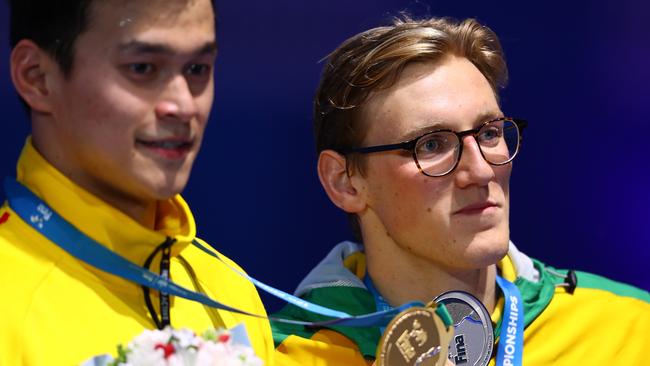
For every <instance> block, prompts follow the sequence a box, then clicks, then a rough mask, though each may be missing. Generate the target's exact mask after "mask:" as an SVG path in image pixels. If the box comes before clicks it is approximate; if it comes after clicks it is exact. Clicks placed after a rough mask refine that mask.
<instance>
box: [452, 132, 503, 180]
mask: <svg viewBox="0 0 650 366" xmlns="http://www.w3.org/2000/svg"><path fill="white" fill-rule="evenodd" d="M462 144H463V152H462V155H461V157H460V161H459V162H458V166H457V167H456V170H457V171H456V177H455V180H456V184H457V185H458V186H459V187H460V188H465V187H469V186H471V185H477V186H486V185H487V184H488V183H489V182H490V181H491V180H493V179H494V177H495V173H494V169H493V167H492V166H491V165H490V164H489V163H488V162H487V161H486V160H485V158H483V154H481V150H480V148H479V146H478V142H477V141H476V139H475V138H474V137H473V136H464V137H463V141H462Z"/></svg>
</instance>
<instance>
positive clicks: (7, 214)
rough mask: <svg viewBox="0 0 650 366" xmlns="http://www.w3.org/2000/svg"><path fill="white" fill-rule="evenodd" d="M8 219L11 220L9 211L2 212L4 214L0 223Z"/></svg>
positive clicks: (0, 217) (0, 218)
mask: <svg viewBox="0 0 650 366" xmlns="http://www.w3.org/2000/svg"><path fill="white" fill-rule="evenodd" d="M7 220H9V212H5V213H3V214H2V216H0V225H2V224H4V223H5V222H7Z"/></svg>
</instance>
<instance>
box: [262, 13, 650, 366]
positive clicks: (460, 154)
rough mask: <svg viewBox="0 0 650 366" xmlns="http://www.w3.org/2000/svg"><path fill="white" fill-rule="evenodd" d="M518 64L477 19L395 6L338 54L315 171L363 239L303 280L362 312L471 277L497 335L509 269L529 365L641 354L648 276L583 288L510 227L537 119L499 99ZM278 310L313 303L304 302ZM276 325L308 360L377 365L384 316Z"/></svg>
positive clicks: (306, 289) (325, 88) (279, 335)
mask: <svg viewBox="0 0 650 366" xmlns="http://www.w3.org/2000/svg"><path fill="white" fill-rule="evenodd" d="M506 79H507V70H506V64H505V61H504V56H503V53H502V50H501V47H500V44H499V41H498V39H497V37H496V35H495V34H494V33H493V32H492V31H491V30H489V29H488V28H486V27H484V26H482V25H480V24H479V23H477V22H476V21H474V20H466V21H463V22H456V21H452V20H448V19H435V18H434V19H426V20H421V21H416V20H409V19H406V20H398V21H396V22H395V23H394V24H392V25H390V26H386V27H380V28H375V29H371V30H368V31H366V32H363V33H361V34H358V35H356V36H354V37H352V38H350V39H348V40H347V41H345V42H344V43H343V44H342V45H341V46H340V47H339V48H337V49H336V50H335V51H334V52H333V53H332V54H331V55H330V56H329V57H328V59H327V61H326V65H325V67H324V70H323V75H322V78H321V83H320V86H319V89H318V91H317V94H316V98H315V107H314V109H315V110H314V132H315V138H316V145H317V151H318V153H319V159H318V175H319V177H320V181H321V183H322V185H323V188H324V189H325V191H326V192H327V194H328V196H329V198H330V199H331V200H332V202H333V203H334V204H335V205H336V206H338V207H340V208H341V209H342V210H343V211H345V212H347V213H348V214H349V215H350V216H351V219H352V224H353V226H354V228H355V229H356V231H357V232H358V234H359V235H358V240H359V241H360V244H357V243H353V242H348V241H346V242H343V243H340V244H338V245H337V246H336V247H335V248H334V249H333V250H332V251H331V253H330V254H329V255H328V256H327V257H326V258H325V259H324V260H323V261H322V262H321V263H320V264H319V265H318V266H317V267H316V268H314V269H313V270H312V272H311V273H310V274H309V275H308V276H307V277H306V278H305V279H304V280H303V281H302V282H301V283H300V285H299V287H298V289H297V290H296V293H297V294H298V295H300V296H302V297H303V298H305V299H307V300H310V301H313V302H316V303H319V304H323V305H328V306H330V307H333V308H336V309H339V310H343V311H347V312H349V313H352V314H363V313H369V312H373V311H377V310H381V309H384V308H386V307H395V306H398V305H401V304H404V303H406V302H409V301H414V300H415V301H420V302H423V303H428V302H429V301H431V300H432V299H434V298H435V297H436V296H438V295H440V294H442V293H445V292H447V291H454V290H455V291H464V292H467V293H470V294H472V295H474V296H475V297H476V298H478V299H479V300H480V301H481V302H482V303H483V304H484V305H485V307H486V308H487V311H488V312H489V314H491V321H490V320H487V322H488V323H490V322H491V323H493V326H494V330H495V332H494V335H493V336H494V339H495V340H496V341H497V342H500V340H501V339H504V338H506V337H505V336H504V335H503V334H500V324H501V322H502V319H503V318H506V319H508V322H510V320H509V319H510V318H509V317H504V316H503V314H504V312H508V311H509V309H512V307H511V306H507V307H504V296H503V291H506V290H501V289H500V288H499V286H497V279H498V278H504V279H505V280H507V281H509V282H513V283H514V284H515V285H516V287H517V288H518V290H519V292H520V294H521V300H520V301H522V302H523V311H524V314H525V315H524V316H523V321H524V326H525V332H524V340H523V342H524V347H523V348H524V349H523V360H524V363H525V364H526V365H551V364H553V365H560V364H561V365H568V364H571V365H575V364H589V365H596V364H643V363H644V362H645V360H646V358H647V355H646V352H645V351H646V350H647V349H649V347H650V337H648V331H649V330H650V306H649V303H650V296H649V294H648V292H647V291H643V290H639V289H636V288H633V287H631V286H627V285H624V284H620V283H616V282H613V281H610V280H607V279H605V278H602V277H598V276H595V275H592V274H588V273H581V272H578V273H577V287H575V285H576V278H574V277H573V275H574V274H575V272H567V271H561V270H555V269H553V268H552V267H550V266H546V265H545V264H543V263H541V262H539V261H537V260H535V259H531V258H529V257H528V256H526V255H525V254H523V253H522V252H520V251H519V250H518V249H517V248H516V247H515V246H514V245H513V244H512V243H511V242H510V240H509V239H510V235H509V222H508V217H509V180H510V174H511V170H512V159H514V158H515V157H516V155H517V153H518V151H519V147H520V141H521V137H522V136H523V132H524V131H525V126H526V122H525V121H523V120H519V119H515V118H510V116H509V115H507V114H505V113H504V112H503V111H502V110H501V108H500V106H499V103H498V94H497V91H498V88H499V87H502V86H504V85H505V83H506ZM539 127H540V128H541V129H542V130H543V128H544V127H543V126H539ZM540 128H537V130H538V131H539V130H540ZM506 285H507V283H506V284H505V285H504V286H506ZM505 298H506V299H507V300H509V299H511V297H510V296H505ZM509 314H510V317H512V319H514V320H513V321H514V322H516V320H517V315H521V314H518V313H514V314H513V312H512V311H511V312H510V313H509ZM278 315H280V316H284V317H287V318H292V319H302V320H312V319H314V318H315V317H314V316H313V315H311V314H310V313H308V312H305V311H303V310H301V309H298V308H296V307H294V306H291V305H289V306H287V307H285V308H284V309H283V310H281V311H280V313H279V314H278ZM504 321H506V320H504ZM508 324H509V323H508ZM273 328H274V337H275V340H276V346H277V350H278V353H277V359H278V361H279V360H280V359H283V358H284V357H285V356H290V357H293V358H295V359H296V360H298V363H299V364H303V365H306V364H309V365H326V364H327V365H365V364H371V363H372V362H374V358H375V354H376V349H377V344H378V343H379V339H380V336H381V333H382V331H383V329H381V328H379V327H374V328H367V329H354V328H345V327H331V328H304V327H298V326H288V325H284V324H277V323H276V324H273ZM508 332H510V330H508ZM500 336H501V338H499V337H500ZM508 339H509V337H508ZM497 344H498V343H497ZM459 345H460V346H462V344H460V343H459ZM444 346H445V347H446V345H444ZM491 346H492V344H491V342H490V347H491ZM467 347H470V346H467ZM458 350H460V351H459V352H461V351H462V350H463V348H462V347H459V348H458ZM512 351H513V348H512V347H508V348H506V352H510V353H511V352H512ZM497 353H498V352H497V347H496V346H495V347H494V351H493V352H487V354H486V357H487V358H486V360H487V359H491V361H490V363H491V364H494V362H495V357H496V354H497ZM457 356H459V358H458V359H456V362H458V363H459V364H460V363H461V362H462V361H463V356H464V354H460V353H459V355H457Z"/></svg>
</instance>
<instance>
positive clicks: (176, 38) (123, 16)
mask: <svg viewBox="0 0 650 366" xmlns="http://www.w3.org/2000/svg"><path fill="white" fill-rule="evenodd" d="M214 29H215V25H214V11H213V8H212V1H211V0H95V1H93V2H92V6H91V9H90V14H89V17H88V30H87V31H86V32H85V33H84V34H82V35H81V36H80V38H81V37H86V38H93V41H95V42H98V41H99V42H101V41H100V40H99V39H103V42H104V44H106V45H110V43H111V42H112V41H115V42H129V41H133V40H134V38H145V39H143V40H144V41H149V42H161V43H163V42H164V43H174V42H175V43H178V44H179V45H182V44H188V43H191V42H192V41H194V40H196V41H197V42H207V41H209V38H212V39H214ZM201 37H202V38H204V39H200V40H199V39H197V38H201ZM100 44H102V43H100ZM188 46H189V44H188Z"/></svg>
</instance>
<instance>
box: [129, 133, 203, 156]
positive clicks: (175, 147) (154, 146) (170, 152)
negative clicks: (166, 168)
mask: <svg viewBox="0 0 650 366" xmlns="http://www.w3.org/2000/svg"><path fill="white" fill-rule="evenodd" d="M136 145H138V146H140V147H143V148H145V149H146V150H148V151H151V152H153V153H155V154H156V155H158V156H161V157H163V158H166V159H181V158H184V157H185V156H186V155H187V154H188V153H189V152H190V150H192V147H193V146H194V140H193V139H187V138H167V139H157V140H154V139H151V140H149V139H136Z"/></svg>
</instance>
